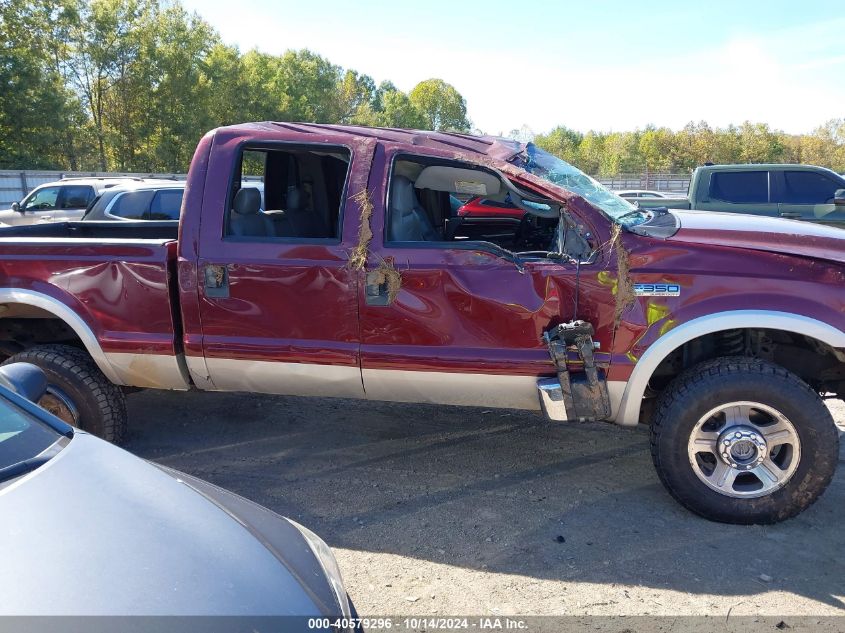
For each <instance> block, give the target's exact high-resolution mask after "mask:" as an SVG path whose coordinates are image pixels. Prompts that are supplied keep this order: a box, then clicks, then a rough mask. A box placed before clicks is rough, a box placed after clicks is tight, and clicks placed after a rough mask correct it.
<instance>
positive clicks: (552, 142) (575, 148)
mask: <svg viewBox="0 0 845 633" xmlns="http://www.w3.org/2000/svg"><path fill="white" fill-rule="evenodd" d="M583 140H584V135H583V134H581V133H580V132H576V131H575V130H571V129H569V128H568V127H564V126H562V125H559V126H558V127H556V128H555V129H553V130H552V131H551V132H549V133H548V134H538V135H537V136H536V137H535V138H534V144H535V145H537V147H541V148H543V149H544V150H546V151H547V152H550V153H552V154H554V155H556V156H559V157H560V158H562V159H563V160H565V161H566V162H568V163H571V164H573V165H577V164H579V163H580V156H579V148H580V146H581V143H582V141H583Z"/></svg>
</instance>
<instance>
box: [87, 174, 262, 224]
mask: <svg viewBox="0 0 845 633" xmlns="http://www.w3.org/2000/svg"><path fill="white" fill-rule="evenodd" d="M245 186H249V187H253V188H255V189H258V191H259V193H260V194H261V208H262V209H263V208H264V183H263V182H247V183H245ZM184 193H185V182H184V181H175V180H160V181H159V180H148V181H144V182H133V183H129V184H123V185H119V186H117V187H113V188H111V189H107V190H106V191H104V192H103V193H101V194H100V195H99V196H97V197H96V198H95V199H94V200H93V202H92V203H91V204H90V205H88V209H87V210H86V211H85V214H84V215H83V216H82V220H83V221H84V222H114V221H118V222H121V221H122V222H138V221H143V222H174V223H176V222H178V220H179V214H180V212H181V208H182V196H183V195H184Z"/></svg>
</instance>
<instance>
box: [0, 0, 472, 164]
mask: <svg viewBox="0 0 845 633" xmlns="http://www.w3.org/2000/svg"><path fill="white" fill-rule="evenodd" d="M0 86H2V93H0V168H3V169H18V168H19V169H33V168H47V169H49V168H56V169H70V170H102V171H107V170H116V171H159V172H177V171H185V170H186V169H187V167H188V164H189V162H190V159H191V156H192V154H193V150H194V148H195V146H196V143H197V141H198V140H199V139H200V137H201V136H202V135H203V134H204V133H205V132H206V131H208V130H209V129H212V128H214V127H218V126H220V125H228V124H232V123H239V122H243V121H265V120H273V121H311V122H318V123H354V124H362V125H377V126H387V127H405V128H423V129H438V130H454V131H468V130H469V127H470V122H469V119H468V118H467V112H466V101H465V99H464V98H463V97H462V96H461V95H460V93H458V91H457V90H455V88H454V87H453V86H451V85H449V84H447V83H445V82H444V81H442V80H440V79H429V80H426V81H423V82H421V83H419V84H417V86H416V87H414V89H413V90H411V91H410V92H409V93H405V92H403V91H401V90H399V89H398V88H396V86H395V85H394V84H393V83H391V82H390V81H383V82H381V83H380V84H378V85H376V83H375V81H374V80H373V79H372V78H371V77H369V76H368V75H365V74H361V73H358V72H357V71H355V70H349V69H343V68H341V67H340V66H338V65H335V64H333V63H331V62H329V61H328V60H327V59H325V58H324V57H322V56H320V55H318V54H316V53H313V52H311V51H309V50H288V51H287V52H285V53H284V54H282V55H270V54H266V53H262V52H258V51H255V50H252V51H249V52H246V53H241V51H239V50H238V49H237V48H236V47H233V46H228V45H226V44H224V43H223V42H222V41H221V40H220V37H219V35H218V34H217V33H216V32H215V31H214V29H213V28H212V27H211V26H210V25H209V24H208V23H207V22H205V21H204V20H203V19H202V18H201V17H200V16H199V15H197V14H196V13H191V12H188V11H186V10H185V8H184V7H183V6H182V5H181V4H180V3H179V2H178V1H176V2H159V1H158V0H0Z"/></svg>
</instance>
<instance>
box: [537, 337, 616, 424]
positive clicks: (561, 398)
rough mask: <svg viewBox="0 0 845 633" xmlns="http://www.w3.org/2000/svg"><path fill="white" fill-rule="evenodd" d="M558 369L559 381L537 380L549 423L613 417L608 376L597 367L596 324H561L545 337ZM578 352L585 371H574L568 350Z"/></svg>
mask: <svg viewBox="0 0 845 633" xmlns="http://www.w3.org/2000/svg"><path fill="white" fill-rule="evenodd" d="M543 339H544V340H545V341H546V344H547V345H548V346H549V355H550V356H551V357H552V361H553V362H554V364H555V367H556V368H557V379H554V378H541V379H540V380H538V381H537V391H538V393H539V396H540V407H541V409H542V410H543V414H544V415H545V416H546V418H548V419H549V420H553V421H556V422H586V421H591V420H605V419H607V418H608V417H610V397H609V396H608V393H607V377H606V376H605V373H604V371H603V370H602V369H599V368H598V367H596V361H595V356H594V354H593V348H594V345H593V325H592V324H591V323H587V322H586V321H572V322H571V323H561V324H560V325H558V326H556V327H555V328H553V329H552V330H549V331H548V332H546V333H545V334H544V335H543ZM569 350H572V351H574V352H577V354H578V358H579V359H580V361H581V363H582V365H583V371H580V372H570V370H569V360H568V357H567V351H569Z"/></svg>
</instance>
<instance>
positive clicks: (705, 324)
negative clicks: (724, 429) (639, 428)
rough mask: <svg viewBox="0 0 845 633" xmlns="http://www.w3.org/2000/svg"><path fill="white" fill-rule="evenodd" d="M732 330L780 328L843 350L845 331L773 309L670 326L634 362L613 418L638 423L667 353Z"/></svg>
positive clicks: (626, 424) (698, 319)
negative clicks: (645, 399) (654, 378)
mask: <svg viewBox="0 0 845 633" xmlns="http://www.w3.org/2000/svg"><path fill="white" fill-rule="evenodd" d="M736 329H756V330H760V329H766V330H780V331H783V332H788V333H792V334H800V335H802V336H805V337H809V338H812V339H815V340H817V341H819V342H820V343H823V344H825V345H828V346H830V347H832V348H834V349H845V332H842V331H841V330H839V329H837V328H835V327H833V326H832V325H830V324H828V323H825V322H823V321H819V320H818V319H813V318H810V317H806V316H802V315H800V314H792V313H789V312H781V311H775V310H734V311H728V312H721V313H718V314H710V315H706V316H701V317H698V318H696V319H692V320H690V321H687V322H686V323H683V324H681V325H679V326H677V327H675V328H673V329H672V330H670V331H669V332H667V333H666V334H664V335H663V336H661V337H660V338H659V339H657V340H656V341H655V342H654V343H653V344H652V345H650V346H649V347H648V349H647V350H646V351H645V353H643V355H642V356H641V357H640V359H639V360H638V361H637V363H636V364H635V365H634V369H633V372H632V373H631V377H630V379H629V380H628V383H627V385H626V387H625V393H624V394H623V396H622V400H621V402H620V404H619V409H618V412H617V414H616V416H615V418H614V421H615V422H616V423H617V424H620V425H622V426H635V425H636V424H638V423H639V420H640V411H641V408H642V404H643V397H644V396H645V394H646V389H647V387H648V384H649V381H650V380H651V378H652V376H653V375H654V373H655V371H656V370H657V368H658V367H659V366H660V364H661V363H662V362H663V361H664V360H665V359H666V358H667V357H668V356H669V355H670V354H672V353H673V352H675V351H676V350H678V349H679V348H680V347H681V346H682V345H684V344H685V343H688V342H690V341H693V340H695V339H697V338H700V337H704V336H706V335H708V334H714V333H716V332H722V331H726V330H736Z"/></svg>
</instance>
